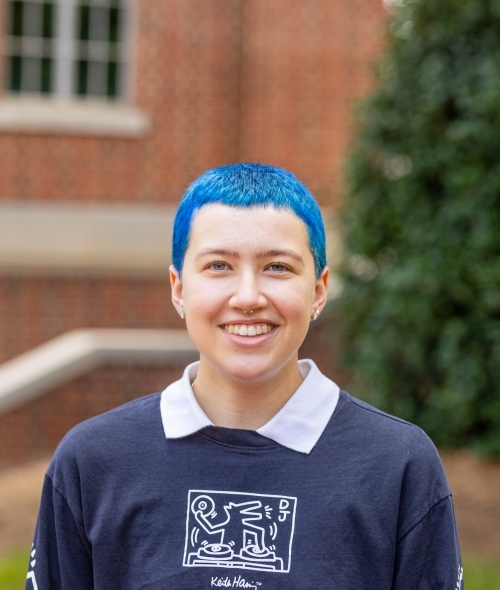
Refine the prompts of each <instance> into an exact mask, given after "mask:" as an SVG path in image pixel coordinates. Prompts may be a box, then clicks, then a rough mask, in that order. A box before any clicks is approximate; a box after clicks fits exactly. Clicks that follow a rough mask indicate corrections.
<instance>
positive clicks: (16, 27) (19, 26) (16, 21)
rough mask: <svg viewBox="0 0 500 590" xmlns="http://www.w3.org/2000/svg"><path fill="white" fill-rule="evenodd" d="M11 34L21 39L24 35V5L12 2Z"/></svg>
mask: <svg viewBox="0 0 500 590" xmlns="http://www.w3.org/2000/svg"><path fill="white" fill-rule="evenodd" d="M10 6H11V13H10V14H11V21H10V34H11V35H12V36H14V37H20V36H21V35H22V34H23V3H22V2H11V4H10Z"/></svg>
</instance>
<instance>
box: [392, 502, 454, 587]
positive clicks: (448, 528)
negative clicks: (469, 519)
mask: <svg viewBox="0 0 500 590" xmlns="http://www.w3.org/2000/svg"><path fill="white" fill-rule="evenodd" d="M437 588H443V589H444V588H449V589H450V590H463V588H464V583H463V569H462V563H461V558H460V547H459V543H458V535H457V527H456V523H455V514H454V510H453V503H452V499H451V496H447V497H446V498H444V499H442V500H441V501H439V502H438V503H437V504H435V505H434V506H433V507H432V508H431V509H430V510H429V511H428V512H427V514H426V515H425V516H424V517H423V518H422V519H421V520H420V521H419V522H418V523H417V524H416V525H415V526H414V527H413V528H412V529H411V530H410V531H409V532H408V533H407V534H406V535H405V536H404V537H403V538H402V539H400V540H399V542H398V544H397V550H396V564H395V574H394V583H393V586H392V589H393V590H435V589H437Z"/></svg>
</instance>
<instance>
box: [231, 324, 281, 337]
mask: <svg viewBox="0 0 500 590" xmlns="http://www.w3.org/2000/svg"><path fill="white" fill-rule="evenodd" d="M275 328H276V326H275V325H274V324H250V325H248V324H226V325H225V326H224V330H225V331H226V332H229V334H237V335H238V336H247V337H250V338H253V337H255V336H261V335H262V334H268V333H269V332H271V331H272V330H274V329H275Z"/></svg>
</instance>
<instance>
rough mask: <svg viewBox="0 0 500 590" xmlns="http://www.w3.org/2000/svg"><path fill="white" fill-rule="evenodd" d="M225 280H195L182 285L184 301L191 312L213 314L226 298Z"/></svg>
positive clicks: (226, 286)
mask: <svg viewBox="0 0 500 590" xmlns="http://www.w3.org/2000/svg"><path fill="white" fill-rule="evenodd" d="M224 283H225V281H221V280H217V281H204V282H203V283H202V284H201V283H200V284H198V283H197V282H196V281H193V282H190V283H188V284H187V285H184V302H185V304H186V308H189V309H190V310H191V313H193V312H194V313H200V314H203V315H208V316H211V315H215V314H216V313H217V311H218V310H219V309H220V307H221V306H222V305H224V304H225V302H226V301H227V298H228V285H225V284H224Z"/></svg>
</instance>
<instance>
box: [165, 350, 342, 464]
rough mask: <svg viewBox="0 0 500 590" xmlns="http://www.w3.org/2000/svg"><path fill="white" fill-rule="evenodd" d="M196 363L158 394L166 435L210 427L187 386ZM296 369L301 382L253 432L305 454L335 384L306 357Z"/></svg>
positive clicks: (327, 414)
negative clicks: (159, 395)
mask: <svg viewBox="0 0 500 590" xmlns="http://www.w3.org/2000/svg"><path fill="white" fill-rule="evenodd" d="M199 364H200V363H199V362H196V363H192V364H191V365H188V366H187V367H186V369H185V371H184V374H183V375H182V377H181V379H179V380H178V381H175V382H174V383H172V384H171V385H169V386H168V387H167V388H166V389H165V390H164V391H163V392H162V394H161V401H160V411H161V419H162V423H163V430H164V431H165V436H166V437H167V438H181V437H183V436H188V435H190V434H193V433H195V432H198V430H201V429H202V428H205V427H206V426H213V424H212V422H211V421H210V419H209V418H208V417H207V415H206V414H205V412H204V411H203V410H202V409H201V407H200V406H199V404H198V402H197V401H196V398H195V396H194V393H193V390H192V388H191V383H192V382H193V381H194V380H195V379H196V375H197V374H198V367H199ZM299 368H300V372H301V373H302V376H303V377H304V381H303V382H302V384H301V385H300V387H299V388H298V389H297V391H296V392H295V393H294V394H293V396H292V397H291V398H290V399H289V400H288V401H287V403H286V404H285V405H284V406H283V407H282V408H281V410H280V411H279V412H278V413H277V414H276V415H275V416H273V417H272V418H271V420H269V422H267V423H266V424H264V426H262V427H261V428H259V429H258V430H257V432H258V433H259V434H261V435H262V436H265V437H267V438H270V439H271V440H274V441H275V442H277V443H279V444H280V445H282V446H284V447H287V448H289V449H292V450H294V451H298V452H299V453H306V454H309V453H310V452H311V451H312V449H313V448H314V446H315V444H316V443H317V442H318V440H319V438H320V436H321V435H322V434H323V430H324V429H325V427H326V425H327V424H328V421H329V420H330V418H331V416H332V414H333V412H334V410H335V408H336V406H337V402H338V399H339V387H338V386H337V385H336V384H335V383H334V382H333V381H331V380H330V379H328V377H325V376H324V375H323V374H322V373H321V371H320V370H319V369H318V367H317V366H316V365H315V363H314V362H313V361H311V360H309V359H307V360H302V361H299Z"/></svg>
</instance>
